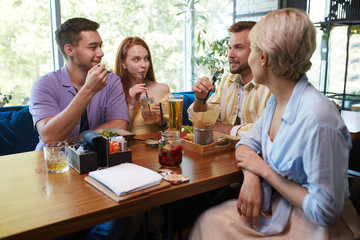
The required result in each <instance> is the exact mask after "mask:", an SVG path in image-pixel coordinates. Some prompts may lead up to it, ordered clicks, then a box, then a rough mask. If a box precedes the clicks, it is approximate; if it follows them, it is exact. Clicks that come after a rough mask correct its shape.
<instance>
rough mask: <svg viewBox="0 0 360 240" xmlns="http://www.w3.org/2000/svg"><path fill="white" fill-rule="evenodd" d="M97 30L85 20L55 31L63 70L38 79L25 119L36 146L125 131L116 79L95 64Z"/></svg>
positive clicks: (97, 61) (98, 49)
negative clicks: (92, 131)
mask: <svg viewBox="0 0 360 240" xmlns="http://www.w3.org/2000/svg"><path fill="white" fill-rule="evenodd" d="M98 28H99V24H98V23H96V22H93V21H90V20H88V19H85V18H73V19H69V20H67V21H66V22H64V23H63V24H62V25H61V26H60V27H59V29H58V30H57V31H56V42H57V45H58V47H59V49H60V51H61V53H62V54H63V56H64V57H65V59H66V65H65V66H64V67H63V68H61V69H59V70H57V71H54V72H51V73H48V74H46V75H45V76H42V77H40V78H38V79H37V80H36V81H35V83H34V85H33V87H32V89H31V98H30V113H31V114H32V117H33V122H34V126H35V128H36V129H37V131H38V132H39V135H40V141H39V143H38V145H37V147H36V149H42V146H43V144H44V143H49V142H52V141H63V140H66V141H68V142H73V141H74V140H75V139H76V137H77V136H78V135H79V134H80V132H82V131H85V130H88V129H99V128H105V127H112V128H120V129H127V126H128V121H129V117H128V109H127V104H126V101H125V94H124V92H123V86H122V84H121V81H120V79H119V77H118V76H117V75H115V74H113V73H109V72H108V71H107V70H106V68H105V65H104V64H102V63H101V58H102V57H103V56H104V53H103V52H102V50H101V46H102V43H103V42H102V39H101V37H100V34H99V33H98V32H97V29H98Z"/></svg>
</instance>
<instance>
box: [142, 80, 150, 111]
mask: <svg viewBox="0 0 360 240" xmlns="http://www.w3.org/2000/svg"><path fill="white" fill-rule="evenodd" d="M141 76H142V81H143V83H145V78H144V74H141ZM145 87H146V83H145ZM145 96H146V102H147V105H148V108H149V114H150V115H151V109H150V104H149V96H148V94H147V90H146V92H145Z"/></svg>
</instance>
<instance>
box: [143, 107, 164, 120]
mask: <svg viewBox="0 0 360 240" xmlns="http://www.w3.org/2000/svg"><path fill="white" fill-rule="evenodd" d="M153 107H154V104H153V103H152V104H148V103H143V104H141V116H142V117H143V119H144V122H145V123H146V124H152V123H156V122H158V121H160V118H161V116H160V114H156V113H155V112H154V110H153Z"/></svg>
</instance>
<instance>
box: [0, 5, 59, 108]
mask: <svg viewBox="0 0 360 240" xmlns="http://www.w3.org/2000/svg"><path fill="white" fill-rule="evenodd" d="M0 11H1V16H0V19H1V20H0V22H1V28H0V66H1V67H0V79H1V80H0V92H1V93H2V94H7V93H11V95H12V100H11V101H10V103H9V104H8V105H27V104H29V100H30V98H29V95H30V88H31V85H32V83H33V81H34V79H35V78H36V77H38V76H41V75H43V74H45V73H47V72H49V70H51V69H52V68H53V64H52V50H51V49H52V48H51V30H50V24H49V23H50V16H49V2H48V0H39V1H2V2H1V5H0ZM24 13H26V14H24ZM0 100H1V99H0Z"/></svg>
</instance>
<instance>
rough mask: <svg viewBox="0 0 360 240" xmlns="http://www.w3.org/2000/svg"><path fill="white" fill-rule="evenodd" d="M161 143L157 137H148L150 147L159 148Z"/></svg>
mask: <svg viewBox="0 0 360 240" xmlns="http://www.w3.org/2000/svg"><path fill="white" fill-rule="evenodd" d="M158 145H159V142H158V141H157V140H155V139H152V138H149V139H146V146H147V147H149V148H157V147H158Z"/></svg>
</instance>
